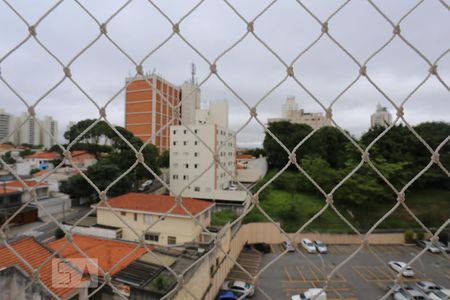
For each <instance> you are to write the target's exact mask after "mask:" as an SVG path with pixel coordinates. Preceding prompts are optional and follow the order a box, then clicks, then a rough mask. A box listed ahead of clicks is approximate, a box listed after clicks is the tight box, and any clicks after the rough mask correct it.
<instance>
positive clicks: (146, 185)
mask: <svg viewBox="0 0 450 300" xmlns="http://www.w3.org/2000/svg"><path fill="white" fill-rule="evenodd" d="M152 183H153V180H151V179H149V180H147V181H145V182H144V183H143V184H141V186H140V187H139V188H138V191H139V192H145V191H146V190H147V189H148V188H149V187H150V186H151V185H152Z"/></svg>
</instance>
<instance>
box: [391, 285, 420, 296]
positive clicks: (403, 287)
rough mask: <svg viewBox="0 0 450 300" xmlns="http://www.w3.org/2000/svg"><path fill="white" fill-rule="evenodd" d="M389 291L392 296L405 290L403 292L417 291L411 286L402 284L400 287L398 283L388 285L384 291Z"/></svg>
mask: <svg viewBox="0 0 450 300" xmlns="http://www.w3.org/2000/svg"><path fill="white" fill-rule="evenodd" d="M391 289H392V294H394V293H396V292H398V291H400V290H405V291H412V290H415V291H418V289H416V288H415V287H413V286H411V285H409V284H402V285H400V284H398V283H389V284H388V285H387V286H386V291H390V290H391Z"/></svg>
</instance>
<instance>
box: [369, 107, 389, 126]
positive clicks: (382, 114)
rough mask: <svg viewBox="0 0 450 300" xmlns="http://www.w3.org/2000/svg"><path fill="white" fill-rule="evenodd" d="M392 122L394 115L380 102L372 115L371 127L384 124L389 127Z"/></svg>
mask: <svg viewBox="0 0 450 300" xmlns="http://www.w3.org/2000/svg"><path fill="white" fill-rule="evenodd" d="M391 123H392V115H391V114H390V113H389V111H388V110H387V107H383V106H381V105H380V104H378V105H377V110H376V111H375V112H374V113H373V114H372V115H371V116H370V127H375V126H383V127H387V126H389V125H391Z"/></svg>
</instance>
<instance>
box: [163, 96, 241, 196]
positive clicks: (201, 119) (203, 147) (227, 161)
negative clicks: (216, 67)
mask: <svg viewBox="0 0 450 300" xmlns="http://www.w3.org/2000/svg"><path fill="white" fill-rule="evenodd" d="M183 105H184V103H183ZM195 120H196V121H195V124H193V125H190V124H187V127H188V128H189V129H190V130H189V129H188V128H187V127H186V126H184V125H178V126H171V127H170V141H171V145H170V187H171V190H172V194H173V195H177V194H179V193H181V194H182V195H183V196H185V197H193V198H199V199H211V200H231V201H233V200H234V201H243V200H244V199H245V192H243V191H230V190H229V187H230V184H231V182H232V181H233V178H232V176H236V156H235V155H236V154H235V153H236V140H235V137H233V133H232V132H231V131H230V130H229V129H228V104H227V102H225V101H218V102H215V103H212V104H211V105H210V107H209V109H207V110H206V109H203V110H202V109H197V110H196V113H195ZM191 131H192V132H191ZM210 149H211V150H210ZM211 151H212V152H213V153H217V155H218V158H219V161H220V164H221V165H222V166H223V167H224V168H222V167H221V166H220V165H219V164H218V163H213V165H212V166H211V163H212V162H213V161H214V156H213V153H212V152H211ZM205 170H206V171H205ZM225 170H226V171H225ZM203 172H205V173H203ZM227 172H229V174H231V175H232V176H230V175H229V174H228V173H227ZM200 175H201V176H200ZM198 176H200V177H199V178H198V179H197V180H196V181H195V182H194V183H192V184H190V183H191V181H192V180H193V179H195V178H197V177H198ZM189 184H190V185H189ZM186 186H187V188H186V189H184V188H185V187H186ZM183 189H184V190H183Z"/></svg>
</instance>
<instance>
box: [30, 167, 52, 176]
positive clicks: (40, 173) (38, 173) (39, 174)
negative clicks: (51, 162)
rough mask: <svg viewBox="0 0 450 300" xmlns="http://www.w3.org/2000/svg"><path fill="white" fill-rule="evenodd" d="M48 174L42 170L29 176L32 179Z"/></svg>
mask: <svg viewBox="0 0 450 300" xmlns="http://www.w3.org/2000/svg"><path fill="white" fill-rule="evenodd" d="M48 172H49V170H48V169H47V170H42V171H39V172H36V173H34V174H33V175H31V176H33V177H39V176H41V175H44V174H47V173H48Z"/></svg>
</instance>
